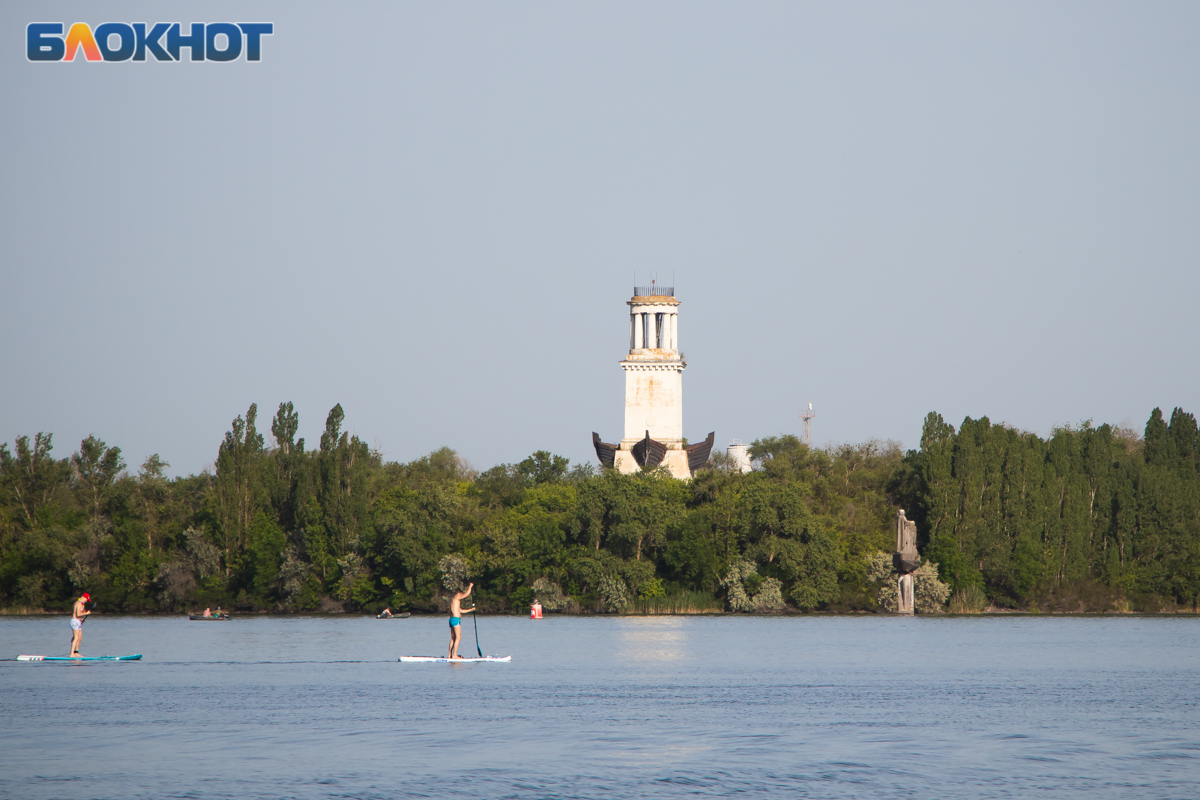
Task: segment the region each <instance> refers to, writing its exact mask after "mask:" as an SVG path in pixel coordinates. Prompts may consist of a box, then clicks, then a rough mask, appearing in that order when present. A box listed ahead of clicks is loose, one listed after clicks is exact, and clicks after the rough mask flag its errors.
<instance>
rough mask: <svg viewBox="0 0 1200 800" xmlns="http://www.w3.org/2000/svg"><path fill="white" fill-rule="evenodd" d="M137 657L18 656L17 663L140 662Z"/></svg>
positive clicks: (138, 656)
mask: <svg viewBox="0 0 1200 800" xmlns="http://www.w3.org/2000/svg"><path fill="white" fill-rule="evenodd" d="M141 658H142V656H141V654H140V653H139V654H138V655H136V656H75V657H73V658H72V657H71V656H17V661H140V660H141Z"/></svg>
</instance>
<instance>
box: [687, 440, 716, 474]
mask: <svg viewBox="0 0 1200 800" xmlns="http://www.w3.org/2000/svg"><path fill="white" fill-rule="evenodd" d="M716 435H717V432H716V431H712V432H710V433H709V434H708V438H707V439H705V440H704V441H703V442H700V443H698V444H694V445H691V446H690V447H688V449H687V454H688V469H690V470H691V471H692V474H693V475H695V474H696V470H698V469H700V468H701V467H703V466H704V465H705V464H707V463H708V457H709V455H711V454H712V446H713V439H714V438H715V437H716Z"/></svg>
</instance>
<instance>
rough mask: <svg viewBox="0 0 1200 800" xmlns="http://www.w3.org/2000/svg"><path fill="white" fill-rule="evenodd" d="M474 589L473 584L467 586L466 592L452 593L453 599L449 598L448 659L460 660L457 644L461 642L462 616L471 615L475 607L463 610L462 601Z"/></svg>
mask: <svg viewBox="0 0 1200 800" xmlns="http://www.w3.org/2000/svg"><path fill="white" fill-rule="evenodd" d="M473 588H475V584H473V583H469V584H467V590H466V591H465V592H464V591H458V592H455V593H454V597H451V598H450V655H449V656H448V657H449V658H462V656H460V655H459V654H458V643H459V642H460V641H461V640H462V615H463V614H473V613H474V612H475V606H471V607H470V608H466V609H464V608H463V607H462V601H463V600H466V599H467V598H468V597H470V596H471V589H473Z"/></svg>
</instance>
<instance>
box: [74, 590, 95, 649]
mask: <svg viewBox="0 0 1200 800" xmlns="http://www.w3.org/2000/svg"><path fill="white" fill-rule="evenodd" d="M91 599H92V596H91V595H90V594H88V593H87V592H84V593H83V594H81V595H79V599H78V600H76V601H75V608H74V609H73V610H72V611H71V658H79V656H80V653H79V645H80V644H82V643H83V621H84V619H86V618H87V616H88V615H89V614H91V613H92V612H90V611H88V610H87V607H86V606H85V605H84V603H87V602H90V601H91Z"/></svg>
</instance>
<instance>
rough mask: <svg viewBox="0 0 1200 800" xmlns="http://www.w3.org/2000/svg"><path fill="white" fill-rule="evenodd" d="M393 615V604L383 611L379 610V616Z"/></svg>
mask: <svg viewBox="0 0 1200 800" xmlns="http://www.w3.org/2000/svg"><path fill="white" fill-rule="evenodd" d="M391 615H392V607H391V606H388V607H387V608H385V609H384V610H383V611H380V612H379V616H381V617H390V616H391Z"/></svg>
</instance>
